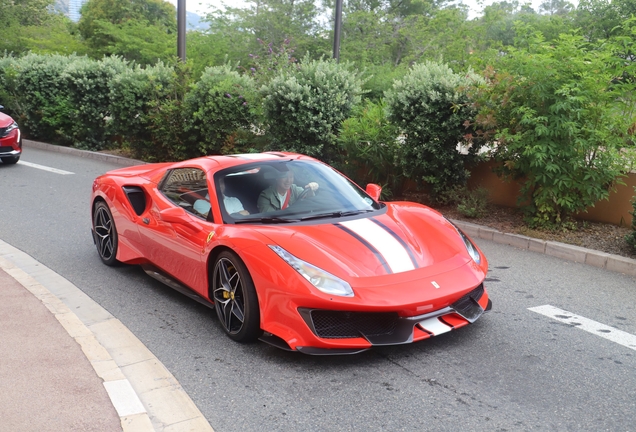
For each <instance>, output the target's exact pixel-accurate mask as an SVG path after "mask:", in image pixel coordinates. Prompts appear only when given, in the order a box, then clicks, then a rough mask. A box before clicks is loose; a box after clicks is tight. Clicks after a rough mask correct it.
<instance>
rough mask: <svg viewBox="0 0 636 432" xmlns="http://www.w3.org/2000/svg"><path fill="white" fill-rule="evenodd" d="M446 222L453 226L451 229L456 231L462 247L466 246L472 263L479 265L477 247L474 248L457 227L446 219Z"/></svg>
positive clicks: (479, 256)
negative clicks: (462, 243)
mask: <svg viewBox="0 0 636 432" xmlns="http://www.w3.org/2000/svg"><path fill="white" fill-rule="evenodd" d="M444 219H446V218H444ZM446 220H447V221H448V223H450V224H451V225H452V226H453V228H455V231H457V234H459V236H460V237H461V238H462V240H463V241H464V246H466V250H467V251H468V255H470V257H471V258H472V259H473V261H475V262H476V263H477V264H481V255H480V254H479V251H478V250H477V247H475V245H474V244H473V242H471V241H470V239H469V238H468V236H467V235H466V234H464V232H463V231H462V230H460V229H459V228H458V227H457V225H455V224H454V223H452V222H451V221H450V220H448V219H446Z"/></svg>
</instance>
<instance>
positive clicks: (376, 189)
mask: <svg viewBox="0 0 636 432" xmlns="http://www.w3.org/2000/svg"><path fill="white" fill-rule="evenodd" d="M366 192H367V193H368V194H369V196H370V197H371V198H373V199H374V200H376V201H380V194H381V193H382V186H380V185H377V184H375V183H369V184H368V185H367V189H366Z"/></svg>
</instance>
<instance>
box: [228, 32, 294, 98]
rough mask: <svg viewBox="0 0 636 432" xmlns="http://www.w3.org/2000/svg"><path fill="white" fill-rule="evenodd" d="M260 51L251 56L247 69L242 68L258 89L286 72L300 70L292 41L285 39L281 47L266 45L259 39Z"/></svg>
mask: <svg viewBox="0 0 636 432" xmlns="http://www.w3.org/2000/svg"><path fill="white" fill-rule="evenodd" d="M258 43H259V47H260V50H259V51H258V52H257V53H255V54H249V61H248V62H246V63H245V64H246V65H247V66H246V67H243V66H240V69H242V70H243V72H244V73H245V74H247V75H249V76H251V77H253V78H254V80H255V81H256V86H257V87H258V88H260V87H262V86H263V85H266V84H268V83H269V82H270V81H271V80H272V79H273V78H274V77H276V76H278V75H280V74H282V73H284V72H285V71H289V72H293V71H294V70H296V69H298V67H299V62H298V59H297V58H296V57H294V49H293V47H292V46H293V45H292V43H291V41H290V40H289V39H285V40H284V41H283V42H282V44H281V45H280V47H276V46H274V44H273V43H271V42H270V43H265V42H264V41H263V40H262V39H258Z"/></svg>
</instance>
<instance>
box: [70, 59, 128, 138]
mask: <svg viewBox="0 0 636 432" xmlns="http://www.w3.org/2000/svg"><path fill="white" fill-rule="evenodd" d="M127 68H128V65H127V64H126V62H125V61H124V60H122V59H120V58H118V57H105V58H104V59H103V60H100V61H95V60H91V59H89V58H87V57H80V58H77V59H76V60H75V61H74V62H72V63H69V64H68V65H67V67H66V68H65V69H64V72H63V73H62V75H61V80H62V82H63V84H64V89H63V91H65V92H66V95H67V98H65V99H66V100H67V101H68V109H69V111H70V112H69V114H70V116H71V120H72V121H71V124H70V128H69V129H68V130H66V131H65V132H66V134H68V139H69V140H70V141H71V142H72V143H73V146H74V147H77V148H81V149H87V150H103V149H104V148H107V147H108V146H109V143H110V137H109V133H108V129H107V120H108V118H109V116H110V105H111V98H110V96H111V95H110V88H109V85H110V82H111V81H112V80H113V78H114V77H116V76H117V75H118V74H120V73H122V72H123V71H124V70H126V69H127Z"/></svg>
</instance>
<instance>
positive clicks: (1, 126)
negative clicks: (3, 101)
mask: <svg viewBox="0 0 636 432" xmlns="http://www.w3.org/2000/svg"><path fill="white" fill-rule="evenodd" d="M3 108H4V107H3V106H2V105H0V110H1V109H3ZM21 154H22V136H21V135H20V128H18V124H17V123H16V122H15V120H13V119H12V118H11V117H9V116H8V115H6V114H4V113H2V112H0V160H2V163H5V164H14V163H17V162H18V161H19V160H20V155H21Z"/></svg>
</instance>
